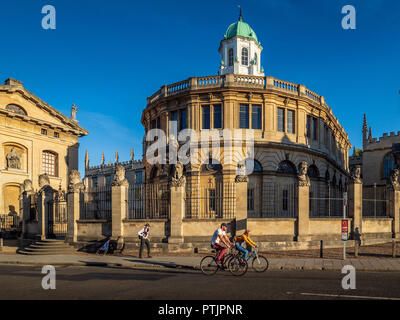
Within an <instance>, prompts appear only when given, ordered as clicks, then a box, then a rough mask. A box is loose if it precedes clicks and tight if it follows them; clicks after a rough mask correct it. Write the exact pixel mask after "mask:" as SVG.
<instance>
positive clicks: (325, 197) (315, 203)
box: [309, 180, 344, 218]
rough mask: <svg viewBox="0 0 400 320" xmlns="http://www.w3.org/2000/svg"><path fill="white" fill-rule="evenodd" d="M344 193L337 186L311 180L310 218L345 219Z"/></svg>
mask: <svg viewBox="0 0 400 320" xmlns="http://www.w3.org/2000/svg"><path fill="white" fill-rule="evenodd" d="M343 192H344V190H342V188H340V187H339V186H337V185H332V184H331V183H326V182H324V181H313V180H311V187H310V200H309V207H310V218H325V217H326V218H330V217H333V218H334V217H343V210H344V198H343Z"/></svg>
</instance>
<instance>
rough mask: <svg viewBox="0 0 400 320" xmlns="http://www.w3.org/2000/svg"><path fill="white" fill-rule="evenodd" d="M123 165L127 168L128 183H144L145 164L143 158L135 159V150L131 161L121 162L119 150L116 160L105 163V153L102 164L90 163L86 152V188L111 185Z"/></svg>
mask: <svg viewBox="0 0 400 320" xmlns="http://www.w3.org/2000/svg"><path fill="white" fill-rule="evenodd" d="M118 166H122V167H123V168H124V169H125V177H126V179H127V181H128V184H130V185H133V184H142V183H144V166H143V164H142V161H141V160H134V156H133V150H132V152H131V159H130V160H129V161H123V162H119V156H118V152H116V155H115V161H114V162H111V161H110V163H109V164H105V160H104V155H102V162H101V164H100V165H95V166H90V165H89V154H88V153H87V154H86V159H85V178H84V183H85V186H86V188H88V189H93V188H95V187H107V186H108V187H111V185H112V184H113V181H114V179H115V174H116V169H117V167H118Z"/></svg>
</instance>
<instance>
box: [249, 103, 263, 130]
mask: <svg viewBox="0 0 400 320" xmlns="http://www.w3.org/2000/svg"><path fill="white" fill-rule="evenodd" d="M251 128H252V129H256V130H261V106H252V107H251Z"/></svg>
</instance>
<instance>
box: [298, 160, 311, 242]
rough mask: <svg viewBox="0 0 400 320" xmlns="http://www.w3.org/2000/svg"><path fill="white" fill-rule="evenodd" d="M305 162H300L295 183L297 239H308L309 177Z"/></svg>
mask: <svg viewBox="0 0 400 320" xmlns="http://www.w3.org/2000/svg"><path fill="white" fill-rule="evenodd" d="M307 168H308V164H307V162H305V161H303V162H301V163H300V174H299V176H298V179H299V181H298V183H297V210H298V212H297V241H310V240H311V235H310V185H311V183H310V178H309V177H308V176H307Z"/></svg>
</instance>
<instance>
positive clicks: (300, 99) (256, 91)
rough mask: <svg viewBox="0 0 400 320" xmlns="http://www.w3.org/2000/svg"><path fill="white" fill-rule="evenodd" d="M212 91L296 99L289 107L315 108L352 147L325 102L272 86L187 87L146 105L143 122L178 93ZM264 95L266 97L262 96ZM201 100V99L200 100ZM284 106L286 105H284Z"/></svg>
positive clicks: (229, 97) (182, 95)
mask: <svg viewBox="0 0 400 320" xmlns="http://www.w3.org/2000/svg"><path fill="white" fill-rule="evenodd" d="M210 92H215V95H216V94H218V95H220V96H222V99H223V100H225V99H224V98H225V97H226V98H227V100H228V101H232V100H235V101H241V100H243V103H249V102H250V103H251V100H250V101H249V100H248V99H247V98H243V99H242V98H237V97H236V96H237V95H238V93H240V94H246V93H249V92H252V94H253V96H254V95H257V96H258V95H260V99H257V100H256V103H257V104H262V103H268V99H273V100H278V102H277V103H279V100H281V99H285V98H289V99H290V102H291V103H293V102H294V101H296V106H292V105H289V106H288V107H289V108H290V107H292V108H299V109H303V110H307V109H310V107H311V108H313V110H314V111H315V112H317V114H316V115H318V116H319V117H321V118H323V119H324V120H327V121H326V122H327V123H326V124H327V125H328V126H329V127H330V128H331V129H332V131H333V133H334V134H335V137H337V138H339V137H340V139H337V140H341V141H343V142H345V145H346V146H347V147H348V148H349V149H350V148H351V144H350V141H349V139H348V134H347V133H346V132H345V130H344V129H343V127H342V126H341V125H340V124H339V122H338V120H337V118H336V117H335V116H334V115H333V113H332V110H331V109H330V108H329V107H328V106H327V105H326V103H324V105H321V104H320V103H318V102H316V101H315V100H313V99H310V98H309V97H307V96H299V95H296V94H292V93H290V92H284V91H280V90H274V89H271V88H267V89H265V88H252V87H249V88H243V87H235V86H230V87H211V88H204V89H198V88H196V89H191V88H189V89H187V90H184V91H181V92H179V93H175V94H174V95H173V96H164V97H159V98H158V99H157V100H156V101H154V102H153V103H150V104H148V105H147V106H146V108H145V109H144V110H143V113H142V123H143V120H144V118H143V116H144V114H146V113H148V112H149V111H150V110H152V109H154V108H156V107H157V106H159V104H161V103H168V102H169V101H170V100H175V99H176V95H177V94H179V96H180V98H185V99H189V100H191V99H193V100H194V99H195V98H191V97H192V95H193V96H196V99H197V100H196V101H197V102H201V100H200V97H199V96H200V95H202V94H208V93H210ZM262 97H264V99H263V98H262ZM199 100H200V101H199ZM282 106H284V105H282Z"/></svg>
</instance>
